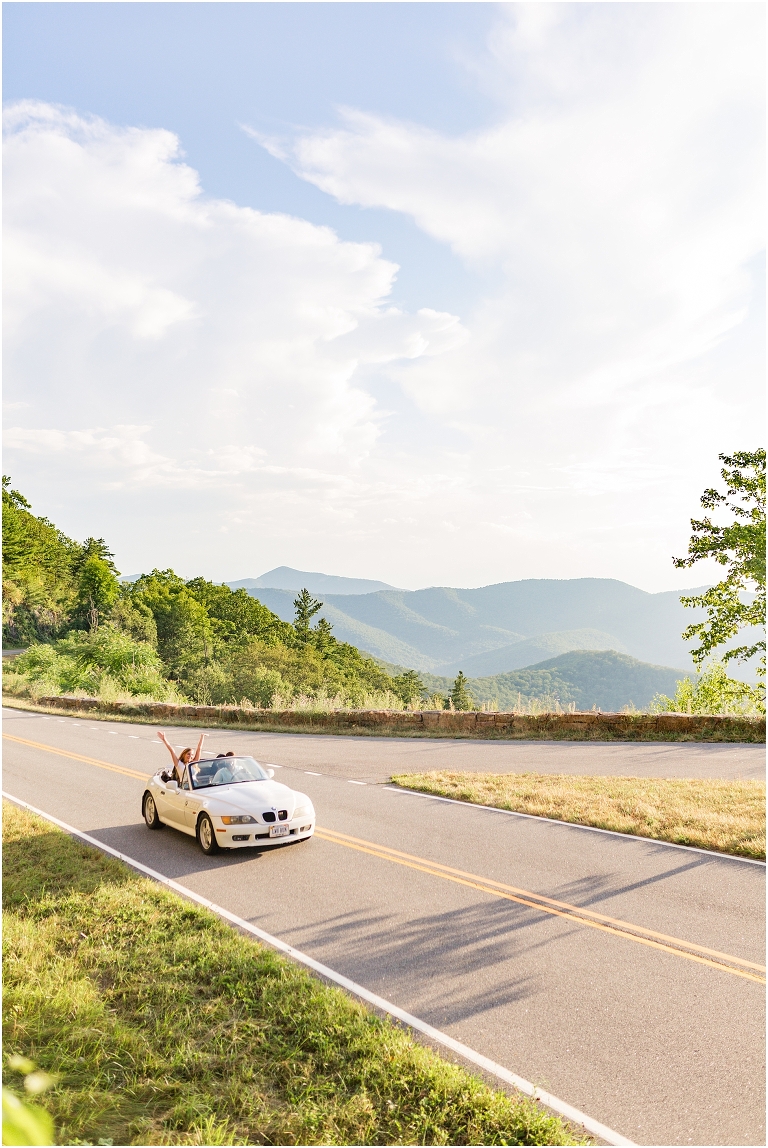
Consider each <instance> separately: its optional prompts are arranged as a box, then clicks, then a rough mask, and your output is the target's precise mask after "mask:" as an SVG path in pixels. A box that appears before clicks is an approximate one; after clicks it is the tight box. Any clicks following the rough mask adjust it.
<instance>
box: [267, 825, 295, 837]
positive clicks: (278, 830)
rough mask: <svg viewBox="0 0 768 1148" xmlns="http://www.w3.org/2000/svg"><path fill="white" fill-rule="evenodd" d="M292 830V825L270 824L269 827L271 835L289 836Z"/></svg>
mask: <svg viewBox="0 0 768 1148" xmlns="http://www.w3.org/2000/svg"><path fill="white" fill-rule="evenodd" d="M290 832H291V827H290V826H289V825H270V827H269V836H270V837H287V836H288V834H289V833H290Z"/></svg>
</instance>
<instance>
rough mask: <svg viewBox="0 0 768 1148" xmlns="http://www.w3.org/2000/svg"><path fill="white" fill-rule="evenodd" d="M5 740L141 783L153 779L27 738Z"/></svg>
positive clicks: (8, 736) (4, 735)
mask: <svg viewBox="0 0 768 1148" xmlns="http://www.w3.org/2000/svg"><path fill="white" fill-rule="evenodd" d="M3 740H4V741H16V742H18V743H19V745H28V746H31V748H32V749H43V750H45V751H46V753H57V754H58V755H59V757H71V758H72V760H73V761H84V762H85V764H86V765H98V767H99V769H110V770H111V771H112V772H113V773H123V774H125V776H126V777H138V779H139V780H140V781H147V780H148V779H149V777H151V774H147V773H138V772H137V771H136V770H135V769H126V768H125V767H124V766H122V765H112V763H111V762H109V761H100V760H99V758H97V757H85V756H84V754H82V753H71V752H70V750H68V749H57V748H56V747H55V746H52V745H43V743H42V742H40V741H29V740H28V739H27V738H26V737H16V736H15V735H14V734H10V733H4V734H3Z"/></svg>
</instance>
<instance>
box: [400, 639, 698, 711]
mask: <svg viewBox="0 0 768 1148" xmlns="http://www.w3.org/2000/svg"><path fill="white" fill-rule="evenodd" d="M385 668H387V669H389V671H390V672H395V671H396V670H397V669H398V667H395V666H386V667H385ZM685 676H686V671H685V670H674V669H670V667H669V666H653V665H650V664H649V663H648V662H641V661H638V659H637V658H631V657H629V656H628V655H627V654H617V653H616V652H615V651H613V650H572V651H571V652H570V653H568V654H561V655H560V656H559V657H557V658H549V659H547V660H546V661H544V662H539V663H538V664H537V665H535V666H527V667H526V668H525V669H522V670H513V671H512V672H511V673H506V674H495V675H493V676H492V677H485V678H468V679H467V680H468V686H469V692H470V693H471V694H472V697H473V698H474V699H475V701H476V702H479V703H482V702H494V703H495V704H496V705H497V706H498V707H499V709H501V710H513V709H518V708H519V707H520V705H521V703H522V704H524V703H525V702H527V701H530V700H532V699H536V700H537V701H538V702H539V703H542V702H543V703H545V704H547V705H549V704H551V703H553V702H557V703H559V704H560V705H562V706H566V705H568V704H569V703H573V704H574V705H575V707H576V709H578V710H589V709H592V707H593V706H596V707H597V708H598V709H599V710H603V712H617V711H620V710H623V709H624V708H625V706H635V707H636V708H637V709H640V710H642V709H645V708H646V707H647V706H648V703H649V702H650V701H651V699H652V698H653V697H655V695H656V694H666V695H667V697H674V694H675V689H676V686H677V682H678V681H679V680H680V679H681V678H683V677H685ZM422 680H423V682H424V685H425V686H426V688H427V689H428V690H430V691H432V692H434V693H439V694H443V695H444V696H445V695H447V694H448V693H449V692H450V689H451V686H452V684H453V683H452V679H451V678H450V677H439V676H437V675H435V674H429V673H422Z"/></svg>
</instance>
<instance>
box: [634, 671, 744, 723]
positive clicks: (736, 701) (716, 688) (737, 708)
mask: <svg viewBox="0 0 768 1148" xmlns="http://www.w3.org/2000/svg"><path fill="white" fill-rule="evenodd" d="M649 709H650V711H651V713H681V714H754V713H765V693H764V691H763V690H761V689H759V687H757V688H756V687H755V686H750V685H748V684H747V683H746V682H739V681H736V680H735V679H734V678H729V677H728V671H727V670H726V668H725V666H724V665H723V662H722V661H717V662H712V663H710V665H709V666H707V668H706V670H704V671H703V673H699V674H697V675H696V678H695V679H691V678H683V679H682V680H681V681H679V682H678V683H677V689H676V690H675V695H674V697H671V698H670V697H667V695H666V694H657V695H656V697H655V698H653V699H652V701H651V704H650V706H649Z"/></svg>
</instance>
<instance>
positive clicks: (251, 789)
mask: <svg viewBox="0 0 768 1148" xmlns="http://www.w3.org/2000/svg"><path fill="white" fill-rule="evenodd" d="M198 792H199V791H198ZM202 793H203V794H204V796H205V800H206V802H209V801H210V802H211V804H215V805H217V806H221V805H226V806H227V807H228V808H231V809H237V810H242V811H244V812H247V813H252V812H253V811H254V810H256V811H258V812H261V810H263V809H271V808H272V807H273V806H274V807H275V809H287V810H288V813H289V815H290V814H292V813H293V809H294V806H295V805H296V803H297V798H300V797H301V796H302V795H301V794H297V793H296V792H295V791H294V790H293V789H289V788H288V786H287V785H282V784H281V782H279V781H243V782H240V783H239V784H237V785H215V786H211V788H210V789H204V790H203V791H202Z"/></svg>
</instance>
